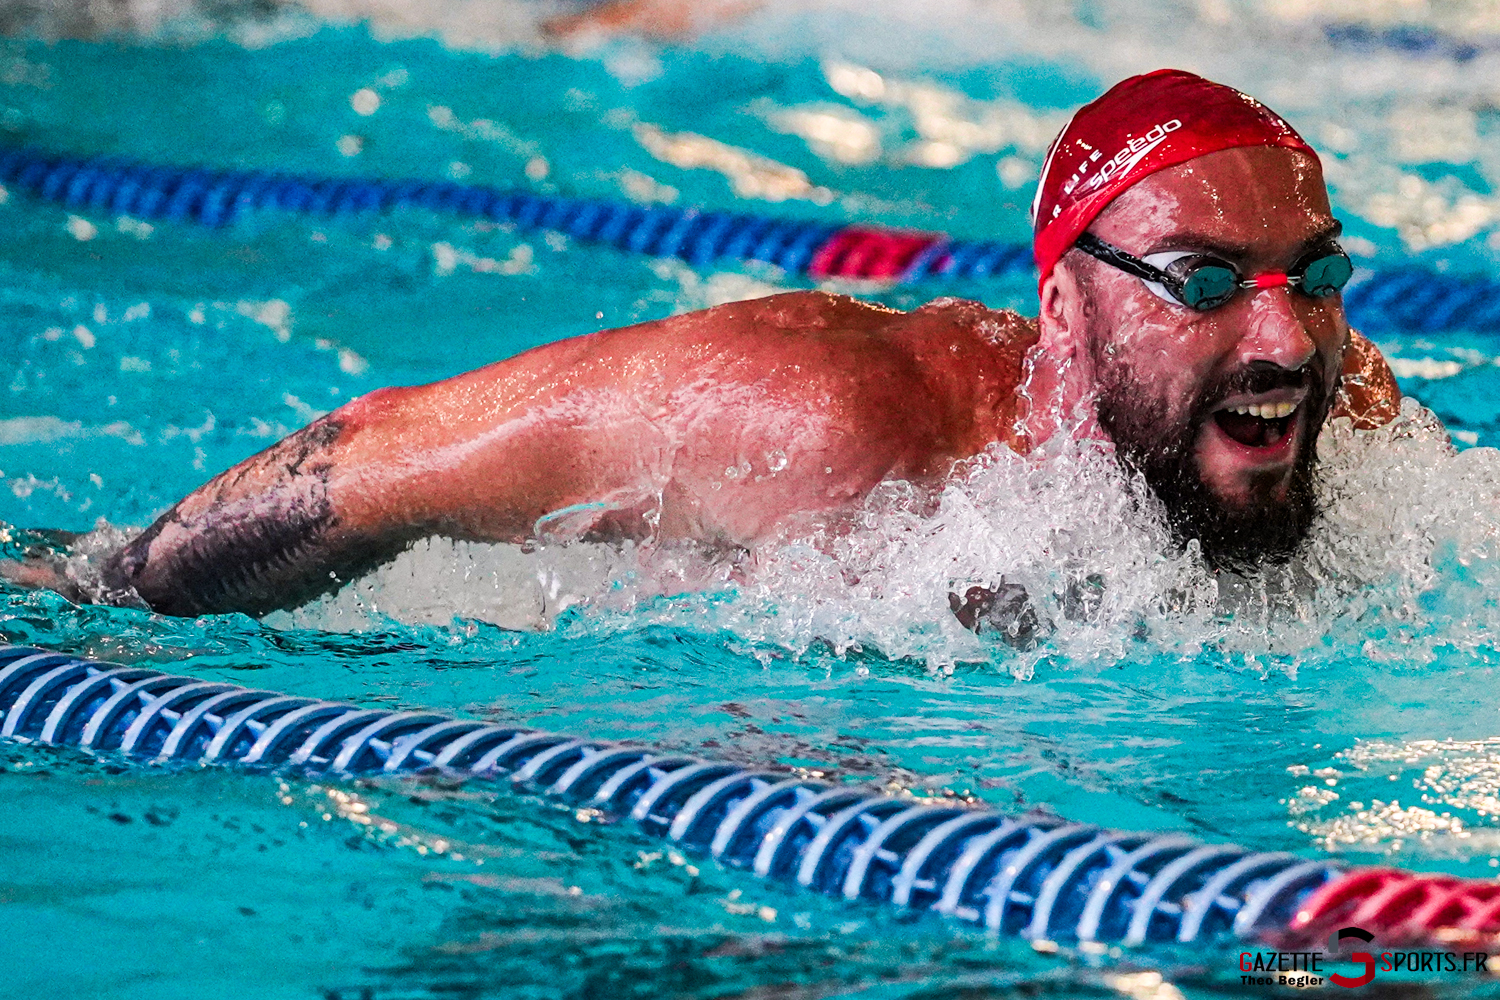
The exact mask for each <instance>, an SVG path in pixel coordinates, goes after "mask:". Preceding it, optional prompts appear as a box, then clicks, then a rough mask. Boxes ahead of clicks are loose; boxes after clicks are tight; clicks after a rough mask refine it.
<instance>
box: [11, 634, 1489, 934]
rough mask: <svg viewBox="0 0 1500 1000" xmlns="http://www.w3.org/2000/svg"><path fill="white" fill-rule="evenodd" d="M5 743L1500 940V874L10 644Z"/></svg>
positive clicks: (1026, 894) (995, 878)
mask: <svg viewBox="0 0 1500 1000" xmlns="http://www.w3.org/2000/svg"><path fill="white" fill-rule="evenodd" d="M0 738H4V739H10V740H19V741H24V742H30V743H43V744H54V745H62V746H73V747H80V748H84V749H86V750H89V751H93V752H98V753H103V754H107V755H123V756H127V757H133V758H137V759H141V760H145V761H149V762H155V763H179V764H181V763H192V762H196V763H200V764H205V765H209V764H212V765H236V766H240V767H246V768H261V769H283V770H287V769H289V770H293V771H296V772H299V773H303V774H307V775H320V776H327V777H334V778H337V777H341V776H352V775H380V774H384V775H402V774H413V773H421V772H442V773H447V774H450V775H457V776H464V777H470V778H476V779H486V780H492V781H508V782H509V783H510V784H511V785H512V786H514V787H515V788H516V789H517V790H519V791H522V792H527V793H530V794H535V795H538V796H541V797H542V798H545V799H549V800H553V801H557V802H560V803H566V804H568V805H569V806H573V807H587V808H593V809H598V810H600V811H601V812H603V813H604V814H606V815H609V816H612V817H614V818H617V819H621V820H628V821H629V822H631V823H633V824H635V825H636V827H637V828H638V829H640V830H641V831H643V832H645V833H647V834H649V835H652V836H656V837H662V838H665V839H668V840H671V841H674V842H675V843H677V844H678V845H680V846H681V847H683V848H684V849H685V850H688V851H692V852H695V853H698V854H702V855H708V856H711V857H713V858H714V859H716V860H717V861H719V862H720V863H721V864H723V865H725V866H727V867H729V868H741V869H748V870H750V871H751V872H753V873H754V874H755V875H757V876H760V877H762V878H769V879H774V880H776V881H778V882H781V883H785V884H789V885H791V886H794V887H795V886H800V887H802V888H805V889H809V890H812V891H814V892H818V893H821V894H824V895H828V896H835V897H843V898H845V899H848V900H863V901H866V902H869V903H875V904H888V905H893V906H895V907H898V908H901V909H904V910H908V911H918V912H921V911H929V912H934V913H938V914H942V915H945V916H948V917H952V918H955V919H957V920H960V921H964V922H967V923H971V924H977V925H979V926H981V927H983V928H984V929H985V930H986V931H988V932H989V933H990V934H991V935H993V936H997V937H1000V936H1004V937H1021V938H1029V939H1032V940H1048V941H1065V942H1118V943H1121V944H1125V945H1128V946H1140V945H1149V944H1152V943H1162V942H1178V943H1182V944H1194V943H1214V942H1220V943H1222V942H1226V941H1240V942H1247V941H1261V942H1288V941H1293V940H1298V941H1308V940H1319V939H1321V938H1322V937H1326V935H1327V933H1328V931H1329V929H1331V928H1333V927H1335V926H1342V925H1343V924H1345V923H1348V922H1350V921H1355V922H1359V923H1360V925H1361V926H1363V927H1365V928H1366V929H1371V930H1373V931H1374V932H1375V933H1377V935H1380V934H1385V933H1390V934H1391V936H1392V937H1391V939H1392V940H1393V941H1395V940H1399V941H1400V942H1402V943H1409V944H1429V945H1432V946H1434V947H1451V946H1453V944H1454V942H1456V941H1461V942H1462V943H1463V944H1466V945H1474V944H1482V943H1485V942H1490V941H1495V940H1500V883H1491V882H1475V881H1466V880H1462V879H1455V878H1449V877H1446V876H1425V875H1416V874H1412V873H1407V872H1396V871H1389V870H1384V869H1374V870H1353V871H1350V870H1346V869H1345V868H1344V866H1342V865H1341V864H1339V863H1338V862H1336V861H1332V860H1327V859H1307V858H1303V857H1299V856H1297V855H1295V854H1290V853H1280V852H1274V853H1268V852H1257V851H1249V850H1246V849H1244V848H1240V847H1235V846H1231V845H1220V844H1204V843H1201V842H1199V841H1197V840H1195V839H1193V838H1190V837H1185V836H1181V835H1179V834H1158V833H1128V832H1119V831H1112V830H1107V829H1104V828H1102V827H1098V826H1094V825H1092V824H1086V823H1070V822H1067V821H1065V820H1062V819H1059V818H1057V817H1055V816H1050V815H1043V814H1037V813H1030V814H1025V815H1020V816H1008V815H1005V814H1003V813H1000V812H998V811H996V810H993V809H989V808H985V807H973V806H969V805H965V804H960V803H954V802H946V801H943V800H932V799H928V800H920V799H908V798H900V797H891V796H888V795H886V794H884V793H883V792H881V791H880V790H879V789H873V788H869V787H865V786H854V785H838V784H831V783H829V782H824V781H816V780H813V779H810V778H805V777H801V776H798V775H796V774H794V773H792V772H790V771H787V770H785V769H780V768H767V769H755V768H743V767H740V766H738V765H734V764H725V763H717V762H714V761H709V760H703V759H701V758H698V757H694V756H691V755H686V754H674V753H663V752H660V751H657V750H653V749H652V748H650V747H646V746H639V745H630V744H619V743H612V742H608V741H603V740H592V739H587V738H582V739H580V738H574V737H569V736H565V735H561V734H557V733H547V732H539V731H534V730H529V729H525V728H522V727H517V726H510V725H503V724H491V723H484V722H479V721H474V720H464V719H455V718H451V717H449V716H446V715H442V714H439V713H434V712H421V711H404V712H402V711H392V710H387V709H363V708H360V707H358V706H355V705H349V704H342V703H337V702H328V701H320V700H318V699H315V698H301V697H295V696H291V695H286V694H280V693H278V692H274V691H258V690H252V689H249V688H244V687H240V686H239V685H235V684H228V683H223V682H218V681H206V680H202V679H198V678H192V677H179V676H171V675H168V674H164V673H161V672H159V671H156V670H151V669H147V668H143V667H128V666H121V665H119V664H113V663H107V662H101V661H95V660H89V659H85V658H81V657H77V656H73V655H70V654H67V653H56V652H49V651H47V650H44V649H37V648H34V647H29V646H0Z"/></svg>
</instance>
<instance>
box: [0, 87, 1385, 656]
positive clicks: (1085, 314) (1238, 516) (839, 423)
mask: <svg viewBox="0 0 1500 1000" xmlns="http://www.w3.org/2000/svg"><path fill="white" fill-rule="evenodd" d="M1033 213H1034V216H1035V250H1036V257H1037V263H1038V266H1039V268H1040V273H1041V278H1040V286H1039V290H1040V296H1041V311H1040V315H1039V317H1038V318H1037V319H1035V320H1032V319H1028V318H1024V317H1022V316H1020V315H1018V314H1016V313H1014V312H1008V311H994V310H990V309H988V308H985V307H984V306H981V305H979V304H977V303H973V302H963V301H957V300H953V299H940V300H938V301H935V302H932V303H929V304H928V305H926V306H924V307H922V308H920V309H917V310H915V311H912V312H898V311H895V310H891V309H887V308H882V307H880V306H875V305H869V304H865V303H861V302H858V301H856V300H854V299H851V298H847V297H843V296H837V295H828V294H824V293H821V292H812V291H804V292H790V293H786V294H781V295H774V296H771V297H768V298H763V299H758V300H755V301H749V302H738V303H733V304H730V305H724V306H719V307H717V308H714V309H709V310H706V311H702V312H696V313H690V314H686V315H681V316H674V317H672V318H670V319H664V320H660V321H656V322H651V323H645V324H641V325H639V326H633V327H627V328H624V329H617V330H605V331H601V332H598V333H593V334H589V335H587V336H583V337H578V338H574V339H570V340H564V341H560V342H556V343H552V344H548V345H546V346H543V347H539V348H536V349H534V350H531V351H528V352H526V353H524V354H521V355H519V356H517V357H514V358H510V359H508V360H505V361H501V362H498V363H496V364H492V365H490V366H488V367H485V368H481V369H478V370H476V371H473V372H470V373H467V374H464V375H459V376H457V377H455V378H451V379H448V380H446V381H443V382H438V383H435V384H432V385H425V386H416V387H409V388H387V389H381V390H377V391H375V392H372V393H369V394H368V395H366V396H363V397H361V398H359V399H357V400H355V401H353V402H350V403H349V404H347V405H345V406H343V407H342V408H340V409H339V410H336V411H335V412H333V413H331V414H329V415H327V416H325V417H323V418H321V419H319V420H317V421H315V422H313V423H312V424H310V425H309V426H307V427H305V428H303V429H302V430H300V431H298V432H297V433H295V434H292V435H291V436H289V437H287V438H285V439H284V440H282V441H281V442H280V443H278V444H276V445H274V446H272V447H271V448H269V449H267V450H266V451H263V452H261V453H260V454H258V455H255V456H253V457H252V458H249V459H247V460H246V461H244V462H241V463H240V464H239V465H237V466H235V467H234V468H232V469H230V470H228V471H227V472H225V473H223V474H221V475H219V476H218V477H216V478H215V479H213V480H212V481H211V482H209V483H208V484H207V485H205V486H203V487H202V488H200V489H198V490H197V491H196V492H194V493H192V494H191V495H189V496H188V497H187V498H186V499H184V500H182V501H181V502H180V503H178V504H177V505H176V506H174V507H173V508H172V509H171V510H169V511H167V512H166V513H165V514H163V515H162V516H161V518H160V519H159V520H157V521H156V523H155V524H153V525H152V526H151V527H150V528H148V529H147V530H146V531H145V532H144V533H143V534H141V535H140V536H139V537H137V538H136V539H134V540H133V541H132V542H130V543H129V544H128V545H126V546H125V547H124V548H123V549H122V550H121V551H119V552H118V553H116V554H115V555H114V556H113V557H111V558H110V560H109V561H108V563H107V564H106V566H105V570H104V580H105V583H106V585H107V587H108V588H109V590H110V592H109V593H108V594H106V595H105V597H106V599H109V600H114V601H119V602H133V601H140V602H144V603H145V604H146V605H148V606H149V607H151V608H152V609H154V610H156V611H159V612H162V613H165V614H171V615H198V614H204V613H214V612H230V611H242V612H246V613H249V614H262V613H265V612H268V611H271V610H273V609H276V608H283V607H292V606H296V605H298V604H301V603H303V602H305V601H307V600H309V599H311V598H314V597H316V596H318V595H320V594H322V593H326V592H329V591H332V590H335V589H337V588H338V587H339V586H340V585H342V584H343V583H344V582H347V581H349V580H351V579H354V578H357V577H358V576H360V575H361V574H363V573H365V572H367V571H368V570H370V569H372V568H373V567H375V566H377V565H379V564H381V563H382V562H385V561H387V560H390V559H391V558H393V557H394V556H396V555H397V554H398V553H400V552H401V551H402V550H403V549H404V548H405V547H407V546H409V545H410V544H412V543H413V542H415V541H417V540H418V539H422V538H425V537H428V536H432V535H441V536H446V537H449V538H453V539H465V540H475V541H485V542H509V543H524V542H526V541H527V540H528V539H531V538H533V537H535V535H536V533H537V532H538V531H539V530H541V529H542V528H543V527H544V526H545V524H546V523H547V521H548V519H549V518H555V517H558V516H565V517H568V518H571V519H574V520H577V519H582V524H581V526H580V527H581V531H580V534H581V535H582V536H583V537H587V538H591V539H599V540H624V539H638V540H648V539H649V540H654V541H656V542H658V543H672V542H678V541H680V542H689V543H696V544H701V545H704V546H710V547H713V548H716V549H720V550H725V551H731V552H742V551H746V550H753V549H754V547H755V546H757V545H758V544H762V543H765V542H767V541H769V540H773V539H776V538H778V537H786V536H787V535H795V534H796V533H798V532H799V531H801V530H808V529H810V528H811V527H812V526H814V525H818V524H824V525H827V524H829V523H833V524H837V522H838V519H839V518H840V517H841V516H847V515H849V514H851V513H852V512H854V511H855V510H857V509H858V508H859V506H860V504H861V503H862V501H863V500H864V499H865V497H866V495H867V494H869V493H870V491H871V490H872V489H873V488H874V487H875V486H876V485H877V484H878V483H880V482H881V481H883V480H887V479H892V478H899V479H905V480H909V481H912V482H915V483H919V484H926V485H929V486H933V487H940V486H941V485H942V483H943V482H944V480H945V479H946V478H947V477H948V476H950V475H951V474H953V470H954V468H955V464H956V463H959V462H961V461H962V460H963V459H966V458H969V457H971V456H974V455H976V454H978V453H979V452H981V451H983V450H984V449H986V448H987V447H990V446H992V445H996V444H999V445H1002V446H1004V447H1008V448H1011V449H1014V450H1015V451H1017V452H1020V453H1027V452H1030V451H1032V450H1033V449H1036V448H1037V447H1038V446H1039V445H1041V444H1042V443H1043V442H1045V441H1047V440H1048V439H1049V438H1050V437H1052V436H1054V435H1058V434H1063V433H1069V434H1078V435H1083V436H1086V437H1089V438H1096V439H1099V440H1101V441H1107V442H1112V443H1113V447H1114V449H1115V453H1116V455H1117V456H1118V458H1119V460H1120V462H1121V463H1122V464H1123V465H1124V466H1125V467H1126V468H1128V469H1130V470H1133V471H1135V472H1137V473H1139V475H1140V478H1141V480H1142V481H1143V482H1144V483H1145V484H1146V485H1147V486H1148V487H1149V489H1150V490H1151V491H1153V492H1154V493H1155V495H1156V496H1157V497H1158V498H1159V499H1160V501H1161V505H1162V508H1163V509H1164V510H1165V513H1166V517H1167V519H1168V522H1169V525H1170V527H1171V529H1172V531H1173V533H1174V535H1175V536H1176V538H1177V540H1178V541H1179V542H1180V543H1186V542H1188V541H1189V540H1191V539H1197V540H1198V542H1199V543H1200V545H1201V547H1202V551H1203V554H1204V557H1205V558H1206V559H1207V560H1208V561H1209V562H1210V563H1211V564H1212V565H1215V566H1217V567H1231V568H1233V567H1240V566H1243V565H1245V564H1254V563H1257V562H1260V561H1264V560H1285V559H1286V558H1288V557H1289V556H1290V555H1291V554H1292V553H1294V552H1295V550H1296V549H1297V547H1298V545H1299V544H1300V543H1301V541H1302V540H1303V538H1304V537H1305V536H1306V534H1307V532H1308V530H1309V528H1310V527H1311V525H1312V524H1313V522H1314V520H1315V519H1316V518H1317V516H1318V509H1317V503H1316V499H1315V494H1314V490H1313V483H1314V477H1315V474H1316V466H1317V453H1316V448H1315V443H1316V440H1317V437H1318V432H1319V429H1320V428H1321V427H1322V426H1323V424H1324V423H1325V422H1326V421H1328V420H1330V419H1348V420H1352V421H1353V422H1354V423H1355V425H1357V426H1359V427H1365V428H1369V427H1374V426H1378V425H1380V424H1382V423H1385V422H1388V421H1389V420H1391V419H1392V418H1393V417H1394V416H1395V415H1396V413H1397V409H1398V402H1399V392H1398V390H1397V388H1396V384H1395V380H1394V379H1393V377H1392V375H1391V373H1390V370H1389V368H1388V367H1387V366H1386V364H1385V361H1384V360H1383V359H1382V358H1381V356H1380V354H1379V352H1378V351H1377V350H1376V349H1375V347H1374V346H1372V345H1371V344H1370V342H1369V341H1368V340H1365V339H1364V338H1363V337H1361V336H1359V335H1358V334H1357V333H1354V332H1352V331H1351V330H1350V329H1349V326H1348V323H1347V322H1346V320H1345V317H1344V309H1343V305H1342V300H1341V298H1340V295H1339V290H1340V289H1341V288H1342V287H1343V285H1344V283H1345V282H1346V281H1347V280H1348V278H1349V274H1350V270H1351V269H1350V265H1349V262H1348V258H1347V257H1346V256H1345V255H1344V253H1343V251H1342V250H1341V249H1340V247H1339V244H1338V238H1339V232H1340V229H1339V223H1338V221H1337V220H1336V219H1335V218H1334V216H1333V214H1332V210H1331V208H1330V206H1329V199H1328V193H1327V190H1326V188H1325V186H1324V182H1323V175H1322V171H1321V167H1320V164H1319V161H1318V157H1317V155H1316V154H1315V153H1314V152H1313V150H1312V149H1311V148H1310V147H1309V146H1308V145H1307V144H1306V143H1305V142H1304V141H1303V140H1302V139H1301V138H1300V137H1299V136H1298V135H1297V133H1296V132H1294V131H1293V130H1292V128H1291V127H1290V126H1289V125H1288V124H1287V123H1286V122H1285V121H1283V120H1282V119H1281V118H1280V117H1278V116H1277V115H1275V114H1274V113H1273V112H1271V111H1270V110H1269V109H1267V108H1266V107H1265V106H1264V105H1262V104H1260V103H1259V102H1257V101H1254V100H1253V99H1251V98H1249V97H1247V96H1245V95H1244V94H1241V93H1239V92H1238V91H1235V90H1233V89H1231V88H1229V87H1225V86H1221V85H1219V84H1215V83H1211V82H1209V81H1207V80H1204V79H1202V78H1200V77H1197V76H1194V75H1192V74H1189V73H1184V72H1180V71H1175V70H1162V71H1158V72H1156V73H1152V74H1148V75H1145V76H1139V77H1134V78H1132V79H1129V80H1126V81H1124V82H1123V83H1120V84H1119V85H1117V86H1116V87H1114V88H1113V89H1112V90H1110V91H1109V92H1108V93H1106V94H1105V95H1104V96H1102V97H1101V98H1099V99H1098V100H1096V101H1095V102H1093V103H1092V104H1090V105H1087V106H1086V107H1084V108H1083V109H1081V110H1080V111H1079V112H1078V113H1077V114H1076V115H1075V116H1074V117H1073V119H1072V121H1071V122H1070V123H1069V124H1068V125H1067V126H1066V128H1065V129H1064V130H1063V132H1062V134H1061V135H1060V136H1058V138H1057V139H1056V140H1055V142H1054V143H1053V146H1052V148H1051V150H1050V151H1049V153H1048V157H1047V161H1046V165H1045V168H1044V170H1043V173H1042V177H1041V180H1040V184H1039V190H1038V192H1037V196H1036V200H1035V204H1034V208H1033ZM560 512H561V515H560ZM12 565H18V564H12ZM39 580H40V578H39V577H36V576H33V577H32V578H31V581H30V582H39ZM976 590H979V588H975V589H972V590H969V591H967V592H966V594H965V597H964V598H963V599H962V600H960V599H958V598H957V597H956V596H955V597H954V599H953V604H954V612H955V614H957V615H958V616H959V619H960V620H961V621H965V623H966V624H968V625H970V627H979V624H980V623H981V620H982V619H984V618H985V616H986V615H987V614H989V612H990V611H991V610H993V609H994V608H995V607H997V606H1000V605H1005V606H1009V605H1011V604H1015V603H1016V601H1014V600H1012V597H1013V596H1014V595H995V594H989V593H988V592H984V591H982V590H981V591H980V592H978V593H976V592H975V591H976ZM1022 603H1024V602H1022Z"/></svg>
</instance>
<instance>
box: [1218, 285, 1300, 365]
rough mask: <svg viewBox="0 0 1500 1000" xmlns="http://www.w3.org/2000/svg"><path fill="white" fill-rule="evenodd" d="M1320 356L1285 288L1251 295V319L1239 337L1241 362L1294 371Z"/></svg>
mask: <svg viewBox="0 0 1500 1000" xmlns="http://www.w3.org/2000/svg"><path fill="white" fill-rule="evenodd" d="M1317 353H1318V345H1317V342H1316V341H1315V340H1313V337H1312V334H1311V333H1309V332H1308V329H1307V323H1306V322H1305V321H1304V320H1303V318H1302V317H1301V316H1300V315H1298V312H1297V309H1296V306H1295V304H1294V303H1293V301H1292V291H1291V289H1290V288H1288V287H1287V286H1286V285H1281V286H1279V287H1263V288H1257V289H1255V290H1254V291H1252V292H1251V293H1250V316H1249V323H1248V324H1247V328H1246V330H1245V335H1244V336H1243V337H1242V338H1240V343H1239V350H1238V354H1239V359H1238V360H1239V361H1240V363H1241V364H1246V365H1248V364H1251V363H1253V362H1256V361H1269V362H1271V363H1272V364H1275V365H1278V366H1280V367H1282V368H1285V369H1287V370H1288V371H1295V370H1297V369H1298V368H1301V367H1302V366H1303V365H1305V364H1307V362H1309V361H1311V360H1312V358H1313V356H1314V355H1315V354H1317Z"/></svg>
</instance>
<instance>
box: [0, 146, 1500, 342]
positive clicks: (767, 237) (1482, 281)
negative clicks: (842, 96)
mask: <svg viewBox="0 0 1500 1000" xmlns="http://www.w3.org/2000/svg"><path fill="white" fill-rule="evenodd" d="M0 184H4V185H5V186H6V187H8V188H14V189H16V190H18V191H22V192H25V193H27V194H30V195H33V196H35V197H38V198H42V199H45V200H47V201H51V202H55V203H57V204H60V205H63V206H65V207H67V208H70V209H74V210H77V211H83V212H107V213H111V214H114V215H125V216H131V217H133V218H138V219H165V220H169V221H175V222H189V223H197V224H201V225H206V226H214V227H218V226H227V225H230V224H232V223H234V222H236V221H237V220H240V219H242V218H244V217H246V216H247V215H250V214H251V213H254V212H262V211H282V212H291V213H296V214H303V215H322V216H341V215H352V214H363V213H375V212H384V211H391V210H393V209H398V208H409V209H421V210H427V211H433V212H445V213H451V214H455V215H459V216H463V217H468V218H475V219H486V220H491V221H495V222H501V223H506V224H510V225H514V226H515V227H517V228H518V229H521V230H552V231H555V232H560V233H564V234H566V235H568V236H572V237H574V238H576V239H579V240H584V241H587V242H594V243H603V244H608V245H610V246H613V247H616V248H618V249H620V250H624V251H627V252H630V253H638V254H645V255H648V256H653V257H677V258H680V259H682V260H685V261H687V262H688V263H690V264H692V265H694V266H695V267H707V266H709V265H711V264H714V263H715V262H719V261H733V260H737V261H762V262H764V263H767V264H772V265H775V266H776V267H779V268H781V269H782V270H784V271H786V272H788V273H790V274H796V275H806V276H808V277H811V278H814V279H826V278H846V279H853V280H861V281H872V282H884V283H891V284H896V283H913V282H922V281H932V280H971V281H972V280H981V279H986V278H994V277H1000V276H1004V275H1022V274H1026V273H1029V272H1030V271H1031V269H1032V267H1033V262H1032V257H1031V248H1030V247H1029V246H1028V245H1026V244H1018V243H1007V242H1004V241H998V240H965V239H956V238H952V237H949V236H946V235H944V234H942V233H924V232H907V231H898V230H890V229H883V228H880V227H876V226H865V225H840V224H835V223H828V222H819V221H814V220H808V219H788V218H776V217H771V216H762V215H755V214H750V213H744V212H725V211H716V210H707V209H701V208H695V207H680V206H666V205H651V206H645V205H637V204H633V203H630V202H622V201H611V200H607V199H600V198H569V197H563V196H558V195H540V194H533V193H529V192H525V191H512V190H504V189H500V188H494V187H487V186H483V185H472V184H456V183H451V182H428V181H415V180H389V179H383V178H342V179H341V178H328V177H323V178H319V177H304V176H297V175H292V174H283V173H275V172H266V171H259V170H209V169H205V168H201V167H176V166H160V165H150V164H143V163H136V162H132V161H128V160H123V159H119V158H114V157H74V156H63V155H59V154H56V153H51V152H47V151H45V150H38V149H31V148H15V147H12V148H8V149H3V150H0ZM1344 304H1345V307H1346V309H1347V310H1348V314H1349V318H1350V322H1351V323H1352V324H1353V325H1354V326H1355V327H1357V328H1359V329H1362V330H1366V331H1379V330H1399V331H1406V332H1412V333H1439V332H1445V331H1454V330H1469V331H1478V332H1490V333H1500V281H1496V280H1494V279H1492V278H1490V277H1488V276H1485V275H1473V276H1463V275H1451V274H1443V273H1439V272H1437V271H1434V270H1431V269H1429V268H1424V267H1417V266H1390V267H1383V268H1380V269H1379V270H1375V271H1373V272H1372V271H1369V270H1367V269H1361V270H1360V271H1359V272H1358V273H1357V274H1356V277H1355V281H1354V283H1353V284H1351V285H1350V286H1349V287H1348V288H1347V289H1346V290H1345V292H1344Z"/></svg>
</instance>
